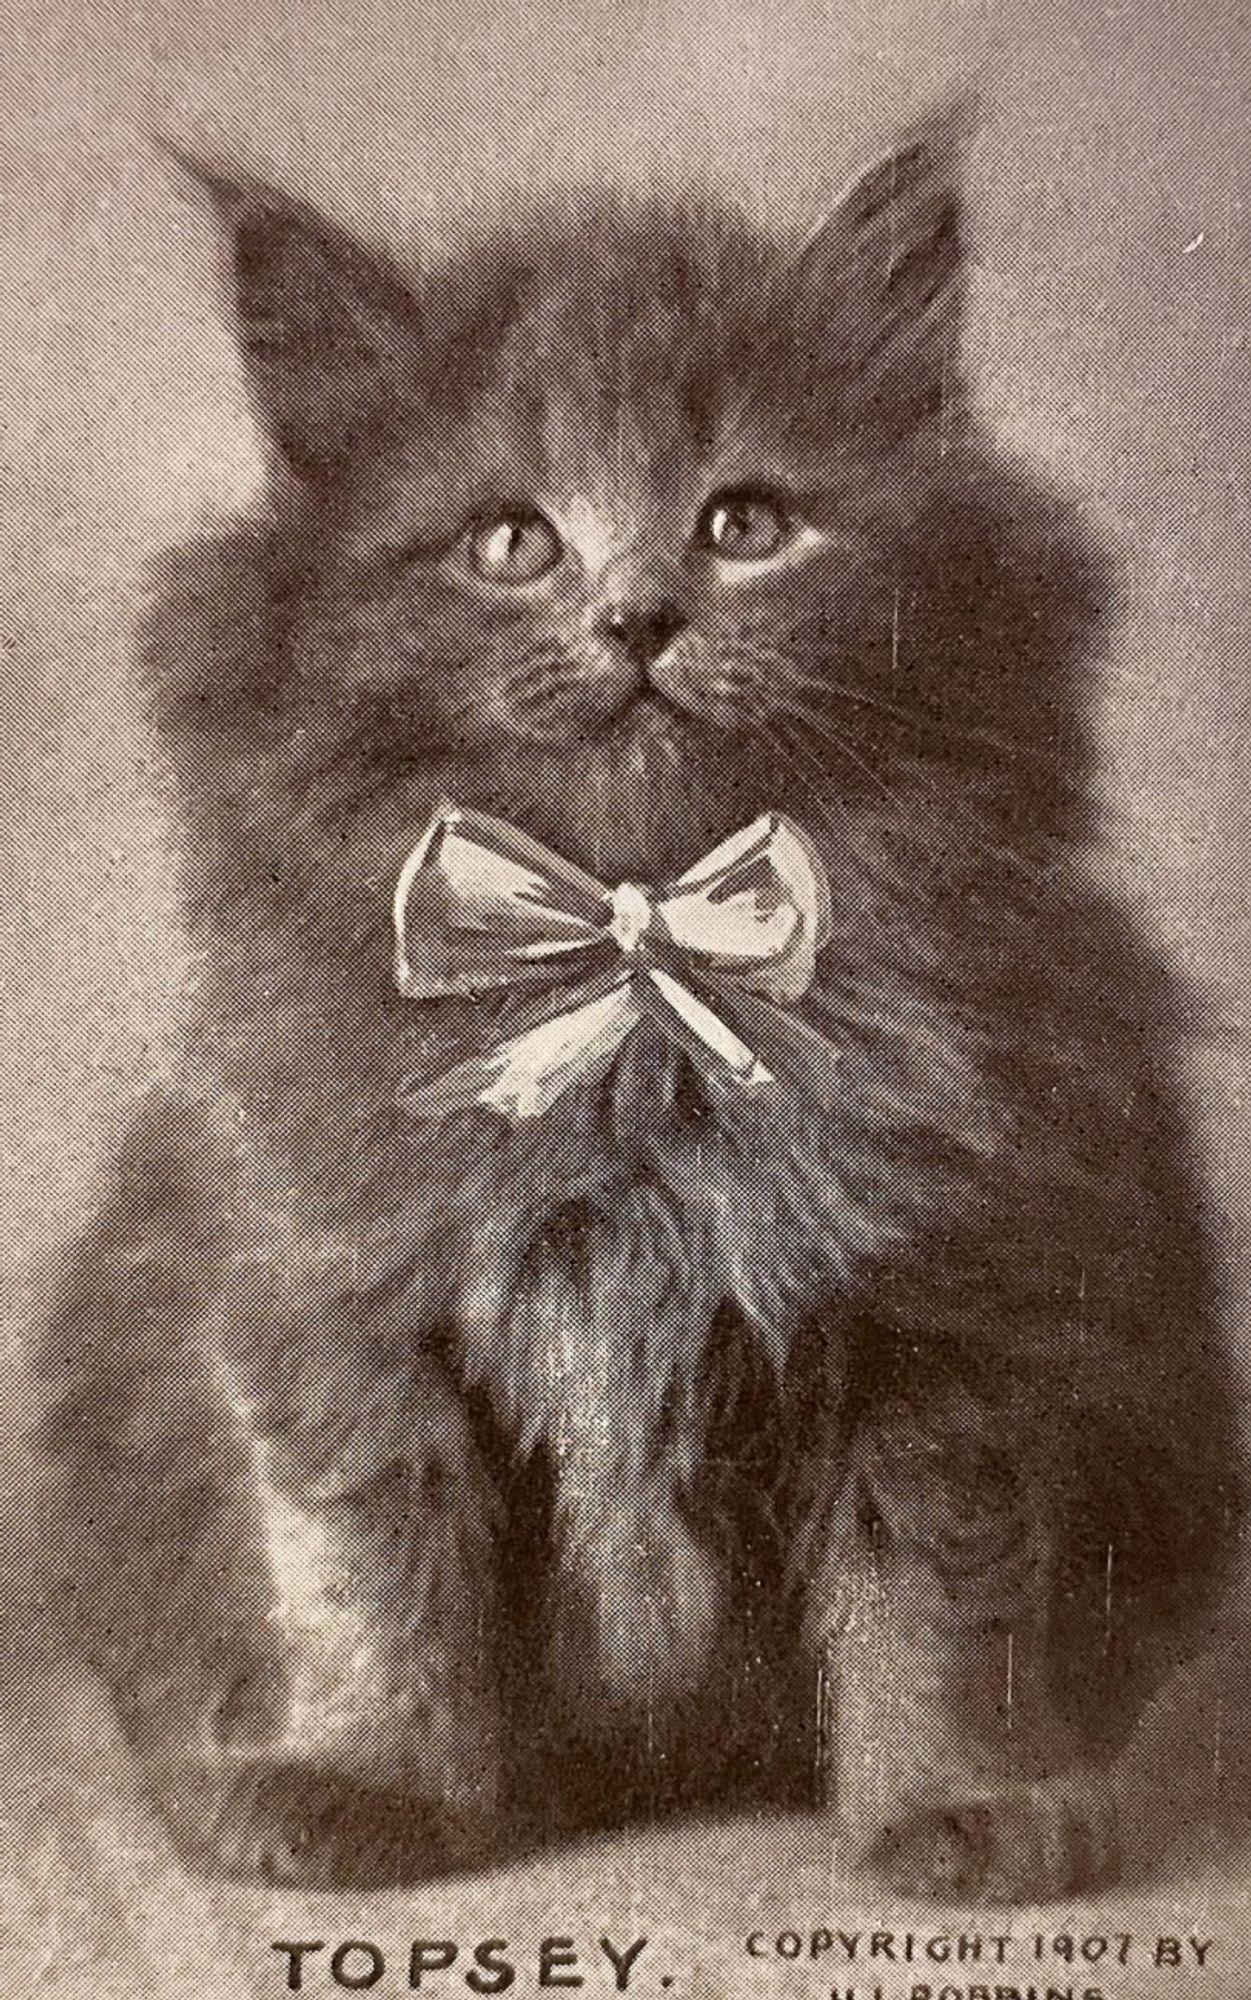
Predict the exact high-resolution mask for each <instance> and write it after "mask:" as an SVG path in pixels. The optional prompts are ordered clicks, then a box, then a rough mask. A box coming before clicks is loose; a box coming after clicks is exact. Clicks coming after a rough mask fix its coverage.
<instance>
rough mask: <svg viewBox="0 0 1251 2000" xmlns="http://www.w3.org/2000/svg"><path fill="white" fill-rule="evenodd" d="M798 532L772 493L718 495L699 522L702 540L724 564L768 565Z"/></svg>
mask: <svg viewBox="0 0 1251 2000" xmlns="http://www.w3.org/2000/svg"><path fill="white" fill-rule="evenodd" d="M794 532H795V524H794V522H793V521H792V520H791V518H790V515H789V514H788V512H787V510H786V507H785V505H784V504H783V502H782V501H781V500H779V499H778V498H777V497H776V496H775V495H774V494H772V493H749V492H739V493H718V494H716V495H715V496H714V497H713V498H712V499H711V500H710V501H709V502H708V505H707V506H706V507H705V509H704V511H703V513H702V514H701V516H700V521H699V529H698V534H699V539H700V540H701V541H702V542H703V544H704V546H705V548H708V549H711V550H712V551H713V554H714V555H718V556H720V558H721V560H722V561H723V562H764V561H767V560H768V558H769V557H770V556H775V555H776V554H777V553H778V550H779V549H781V548H782V547H784V546H785V544H786V543H787V542H789V541H790V539H791V536H792V535H793V534H794Z"/></svg>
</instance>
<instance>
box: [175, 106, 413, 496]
mask: <svg viewBox="0 0 1251 2000" xmlns="http://www.w3.org/2000/svg"><path fill="white" fill-rule="evenodd" d="M162 150H163V151H164V152H165V153H166V154H167V155H168V156H169V157H170V158H171V159H172V160H174V161H175V162H176V164H177V165H178V166H179V167H180V168H181V170H182V172H183V173H184V174H185V175H186V176H187V177H188V178H189V179H190V180H191V181H192V182H194V184H195V186H196V187H197V189H199V190H200V191H201V192H203V193H205V194H207V195H208V197H209V199H210V200H211V202H212V204H213V206H214V208H215V209H216V211H217V213H218V215H219V216H220V217H221V219H222V221H223V222H224V224H225V225H226V228H227V230H228V231H229V233H230V245H231V268H232V272H233V279H234V296H235V311H236V316H237V323H238V333H239V342H240V346H241V349H242V353H243V361H244V366H245V370H246V373H247V380H248V386H249V389H250V391H251V395H252V400H253V403H254V405H255V407H256V410H257V413H258V415H259V416H260V418H261V421H262V423H263V424H264V426H265V428H266V430H267V431H268V433H269V435H270V436H271V437H272V439H273V441H274V443H275V444H276V445H277V447H278V449H279V451H280V452H281V453H282V455H283V457H284V458H285V459H286V460H287V461H288V463H289V464H290V465H291V466H292V467H293V469H294V470H295V471H296V472H297V473H298V474H300V476H301V477H302V478H305V479H309V480H312V481H315V482H320V483H326V482H329V481H332V480H333V479H334V478H336V477H337V476H338V475H339V474H341V473H342V471H343V470H344V468H345V466H346V465H347V464H348V463H349V462H350V461H351V460H352V459H353V458H355V457H357V456H358V455H360V454H362V453H364V454H367V453H368V451H369V448H370V445H371V442H372V441H373V440H374V438H375V436H376V434H377V433H378V432H379V431H380V430H381V429H382V427H383V425H384V423H385V422H386V420H387V417H388V416H389V415H390V416H393V415H394V407H395V402H396V399H397V397H403V396H404V394H405V393H407V394H408V395H410V396H411V394H412V391H413V386H414V374H415V366H416V363H417V360H418V358H419V353H420V327H419V314H418V307H417V302H416V300H415V298H414V297H413V294H412V292H411V291H410V290H409V289H408V288H407V287H406V286H405V284H404V283H403V281H402V280H401V278H400V277H399V275H398V274H397V273H396V272H395V271H393V270H392V269H391V267H390V266H389V264H388V263H387V262H386V260H385V259H384V258H381V257H379V256H376V255H375V254H373V253H372V252H370V251H367V250H365V249H364V248H363V247H362V246H361V245H360V244H358V243H356V242H354V241H353V239H352V238H351V237H350V236H349V235H348V234H347V233H346V231H344V230H342V229H340V228H339V227H338V226H337V225H335V224H334V223H330V222H327V221H326V220H325V219H324V218H323V217H321V216H320V215H318V214H317V213H316V211H315V210H314V209H313V208H311V207H309V206H308V205H307V204H306V203H304V202H301V201H299V200H297V199H294V198H293V197H291V196H288V195H285V194H282V193H280V192H278V190H277V189H275V188H272V187H269V186H267V185H266V183H265V182H263V181H261V180H257V179H254V178H252V177H251V176H249V175H246V174H235V173H232V172H229V171H227V170H225V169H223V168H220V167H217V166H215V165H212V164H210V163H206V162H204V161H201V160H197V159H195V158H193V157H191V156H189V155H187V154H186V153H184V152H182V151H181V150H180V149H179V148H178V147H176V146H173V145H170V144H168V143H163V144H162Z"/></svg>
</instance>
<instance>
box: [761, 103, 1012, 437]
mask: <svg viewBox="0 0 1251 2000" xmlns="http://www.w3.org/2000/svg"><path fill="white" fill-rule="evenodd" d="M977 124H978V111H977V105H976V101H975V99H974V98H973V97H972V96H971V95H963V96H961V97H959V98H957V99H953V100H951V101H949V102H948V103H946V104H944V105H942V106H940V107H939V108H938V109H936V110H935V111H934V112H932V113H931V114H930V116H929V117H927V118H926V119H924V120H923V121H922V122H921V123H919V124H917V125H915V126H913V127H912V128H911V129H910V130H908V131H907V132H905V133H904V134H903V135H902V136H901V137H900V138H899V140H898V141H897V142H896V144H895V145H894V146H893V147H892V148H891V150H890V152H889V153H887V154H886V155H885V157H884V158H882V159H881V160H879V161H877V162H876V164H875V165H874V166H872V167H870V168H869V170H868V172H867V173H865V174H863V175H862V176H861V178H860V179H859V180H857V181H856V182H855V184H854V185H853V186H852V188H851V189H850V191H849V192H848V193H847V194H845V195H844V196H843V197H842V198H841V199H840V200H839V201H838V202H837V204H836V205H835V206H834V207H833V208H832V209H831V210H830V211H829V213H828V214H826V215H824V216H823V217H822V218H821V220H820V221H819V222H818V223H817V224H816V226H815V227H814V228H813V230H812V231H811V232H810V233H809V235H808V238H807V239H806V241H805V243H804V245H803V247H802V249H801V251H800V254H799V257H798V259H797V260H796V261H795V262H794V263H793V264H792V266H791V280H790V282H791V285H792V288H793V289H792V292H791V302H792V311H793V312H795V314H796V319H797V325H798V328H799V331H800V337H801V339H802V341H803V342H804V345H805V348H806V350H807V352H808V353H809V354H810V355H811V356H812V357H813V358H814V359H816V360H817V361H818V363H819V364H825V365H830V366H832V367H834V368H836V370H837V373H838V374H839V376H840V377H841V378H842V380H843V383H844V385H845V386H847V387H849V388H850V390H851V392H852V397H853V401H854V400H855V398H856V396H857V392H858V395H859V398H860V399H861V400H862V401H863V402H865V403H866V404H872V406H873V407H874V409H875V410H876V411H877V413H878V414H879V415H880V416H881V417H882V418H883V419H884V420H885V421H887V423H888V424H893V423H895V422H898V423H901V424H908V425H911V424H915V423H916V422H917V420H918V419H919V418H921V417H923V416H924V415H925V414H926V412H927V411H930V410H931V409H932V408H934V407H935V406H936V405H937V404H938V403H939V402H940V401H941V400H942V399H943V398H944V397H950V396H951V395H953V394H954V392H955V389H956V383H955V378H954V375H953V369H954V367H955V364H956V359H957V350H958V345H959V338H960V331H961V323H962V318H963V307H964V298H965V239H964V201H963V179H964V172H963V169H964V156H965V153H966V150H967V147H968V144H969V141H970V139H971V138H972V136H973V133H974V132H975V130H976V128H977Z"/></svg>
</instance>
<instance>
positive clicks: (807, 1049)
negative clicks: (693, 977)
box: [707, 979, 847, 1112]
mask: <svg viewBox="0 0 1251 2000" xmlns="http://www.w3.org/2000/svg"><path fill="white" fill-rule="evenodd" d="M707 984H708V986H709V987H710V989H711V990H712V991H713V993H714V994H715V996H716V999H717V1002H718V1005H719V1006H724V1008H725V1011H726V1013H727V1014H728V1015H729V1017H730V1020H731V1022H732V1024H733V1027H734V1028H735V1029H736V1030H741V1031H742V1034H743V1036H745V1037H746V1038H747V1042H748V1043H749V1044H750V1046H751V1048H752V1049H753V1050H754V1051H755V1053H756V1058H757V1060H758V1061H759V1062H760V1064H761V1065H762V1067H766V1068H767V1069H768V1071H769V1072H770V1073H771V1074H772V1075H774V1076H776V1078H777V1080H778V1081H779V1082H780V1083H782V1084H784V1085H785V1086H786V1087H787V1090H788V1094H791V1095H794V1096H798V1097H802V1098H803V1099H804V1100H805V1101H806V1102H807V1103H809V1104H811V1105H812V1106H813V1107H814V1108H815V1109H816V1110H818V1111H822V1112H828V1111H834V1110H836V1109H837V1107H838V1105H839V1104H840V1102H842V1101H843V1100H845V1098H846V1095H847V1072H846V1068H845V1065H844V1061H843V1054H842V1051H841V1050H840V1049H839V1047H838V1046H837V1044H836V1043H834V1042H832V1041H831V1040H830V1039H829V1036H828V1035H823V1034H822V1033H821V1031H820V1029H818V1028H814V1027H812V1026H810V1024H809V1023H808V1022H807V1021H804V1020H801V1019H800V1017H799V1016H798V1015H797V1014H795V1013H793V1012H792V1011H791V1010H790V1009H789V1008H784V1007H778V1006H775V1005H774V1003H773V1001H772V1000H769V999H766V998H765V997H764V995H763V994H760V993H753V992H752V991H751V989H750V987H747V986H740V985H739V984H738V982H737V981H734V980H729V979H718V980H712V979H710V980H708V982H707Z"/></svg>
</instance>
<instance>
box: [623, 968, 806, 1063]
mask: <svg viewBox="0 0 1251 2000" xmlns="http://www.w3.org/2000/svg"><path fill="white" fill-rule="evenodd" d="M640 988H641V991H642V994H643V995H644V997H645V1000H646V1004H647V1009H648V1012H649V1013H651V1014H654V1015H655V1016H656V1018H657V1019H658V1020H659V1021H660V1022H661V1023H662V1024H663V1026H664V1027H665V1029H666V1030H667V1032H668V1033H669V1035H670V1036H671V1037H672V1038H673V1040H674V1041H676V1042H680V1043H681V1044H682V1046H683V1047H684V1048H685V1049H686V1050H687V1052H688V1054H690V1055H692V1056H694V1057H695V1059H696V1061H697V1062H698V1063H699V1065H700V1067H701V1068H702V1069H703V1071H704V1073H705V1075H708V1076H709V1077H710V1078H714V1077H720V1078H721V1079H723V1080H724V1081H726V1082H732V1083H735V1084H737V1085H738V1086H739V1087H740V1088H741V1089H743V1090H749V1091H756V1090H763V1089H764V1088H765V1087H766V1086H767V1085H769V1084H771V1083H773V1082H774V1081H775V1078H774V1074H773V1071H772V1070H771V1069H770V1068H769V1067H768V1065H767V1064H766V1063H764V1062H762V1061H761V1060H760V1057H759V1056H758V1055H757V1053H756V1051H755V1050H754V1049H752V1048H751V1047H750V1046H749V1045H748V1044H747V1043H746V1042H745V1041H743V1039H742V1037H741V1036H739V1035H738V1034H736V1033H735V1031H734V1029H733V1028H732V1027H731V1026H730V1024H729V1022H728V1021H724V1020H723V1019H722V1018H721V1016H720V1015H719V1014H718V1013H716V1012H715V1011H714V1009H713V1008H711V1007H710V1006H708V1004H707V1002H706V1001H704V1000H701V999H700V997H699V995H698V994H697V993H693V992H692V991H691V989H690V987H689V986H684V985H683V984H682V981H681V980H680V979H675V978H674V977H673V974H672V973H670V972H662V971H660V970H659V969H658V968H657V967H652V968H651V969H650V970H649V971H648V973H647V974H646V977H645V978H644V979H643V980H642V981H640Z"/></svg>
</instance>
